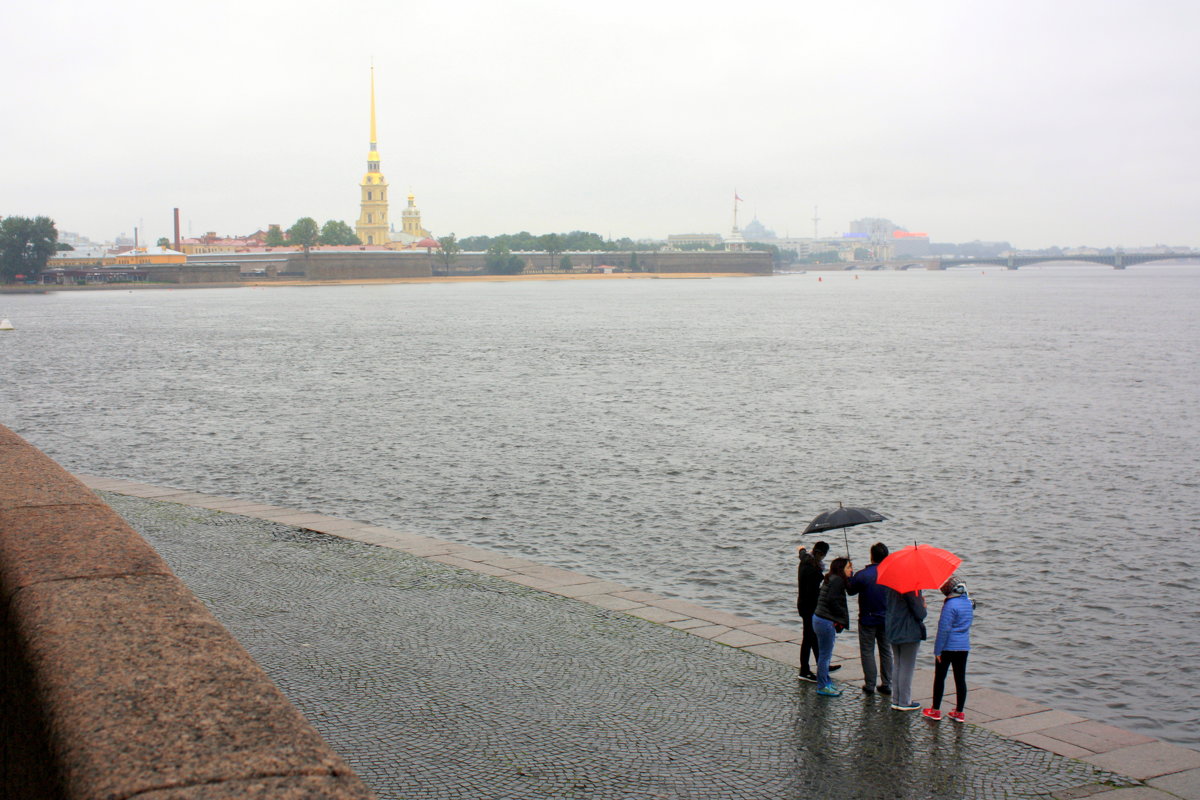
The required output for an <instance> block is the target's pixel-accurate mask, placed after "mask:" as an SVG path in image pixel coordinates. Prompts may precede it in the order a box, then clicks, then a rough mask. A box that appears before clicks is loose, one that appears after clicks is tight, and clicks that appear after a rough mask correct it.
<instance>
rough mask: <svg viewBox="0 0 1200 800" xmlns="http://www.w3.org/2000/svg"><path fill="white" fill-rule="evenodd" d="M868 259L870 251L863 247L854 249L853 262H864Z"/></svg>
mask: <svg viewBox="0 0 1200 800" xmlns="http://www.w3.org/2000/svg"><path fill="white" fill-rule="evenodd" d="M870 257H871V251H870V250H868V249H867V248H865V247H856V248H854V260H855V261H866V260H867V259H869V258H870Z"/></svg>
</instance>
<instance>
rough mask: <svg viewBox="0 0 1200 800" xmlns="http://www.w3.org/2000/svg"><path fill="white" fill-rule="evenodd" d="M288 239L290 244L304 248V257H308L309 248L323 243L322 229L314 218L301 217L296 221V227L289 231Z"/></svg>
mask: <svg viewBox="0 0 1200 800" xmlns="http://www.w3.org/2000/svg"><path fill="white" fill-rule="evenodd" d="M287 238H288V243H289V244H294V245H299V246H300V247H303V248H304V255H306V256H307V255H308V250H309V248H311V247H315V246H316V245H317V244H318V243H319V242H320V241H321V229H320V228H318V227H317V221H316V220H315V219H313V218H312V217H301V218H300V219H298V220H296V224H295V225H293V226H292V227H290V228H288V229H287Z"/></svg>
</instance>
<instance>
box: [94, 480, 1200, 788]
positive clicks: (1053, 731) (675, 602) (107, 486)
mask: <svg viewBox="0 0 1200 800" xmlns="http://www.w3.org/2000/svg"><path fill="white" fill-rule="evenodd" d="M76 477H77V478H79V480H81V481H82V482H83V483H84V484H86V485H87V486H88V487H90V488H92V489H95V490H101V491H109V492H114V493H116V494H124V495H129V496H132V497H141V498H147V499H154V500H159V501H165V502H172V503H178V504H181V505H188V506H195V507H198V508H204V509H208V510H213V511H222V512H226V513H232V514H238V515H241V516H246V517H250V518H256V519H262V520H267V521H272V522H282V523H284V524H288V525H291V526H294V527H298V528H302V529H306V530H311V531H316V532H318V533H325V534H329V535H332V536H336V537H339V538H343V539H348V540H352V541H357V542H361V543H364V544H370V545H375V546H379V547H387V548H392V549H395V550H400V551H402V552H405V553H408V554H409V555H413V556H417V557H421V558H426V559H428V560H431V561H437V562H439V563H442V564H446V565H449V566H453V567H455V568H458V569H463V570H468V571H472V572H476V573H479V574H482V575H488V576H491V577H496V578H501V579H504V580H508V581H511V582H513V583H516V584H519V585H522V586H526V587H530V588H533V589H537V590H540V591H544V592H548V593H551V594H556V595H560V596H563V597H568V598H572V599H576V600H578V601H580V602H583V603H589V604H591V605H595V606H598V607H600V608H604V609H608V610H610V611H615V612H620V613H624V614H628V615H630V616H633V617H637V618H639V619H642V620H646V621H648V622H653V623H657V624H660V625H664V626H668V627H671V628H674V629H676V630H680V631H683V632H686V633H689V634H692V635H694V636H697V637H700V638H704V639H708V640H710V641H713V642H717V643H719V644H722V645H725V646H728V647H732V648H736V649H739V650H743V651H745V652H747V653H752V654H754V655H756V656H760V657H763V658H768V659H771V660H773V661H776V662H779V663H782V664H787V665H790V666H793V667H798V666H799V658H800V644H799V639H800V635H801V634H800V632H799V631H798V630H790V629H787V628H784V627H781V626H777V625H772V624H768V623H764V622H762V621H761V620H755V619H750V618H747V617H741V616H738V615H735V614H730V613H728V612H724V611H719V610H715V609H710V608H706V607H704V606H701V605H698V604H695V603H692V602H689V601H686V600H681V599H678V598H668V597H663V596H660V595H657V594H654V593H652V592H647V591H644V590H641V589H637V588H634V587H628V586H623V585H621V584H618V583H615V582H613V581H608V580H603V579H599V578H595V577H592V576H589V575H585V574H583V573H579V572H575V571H572V570H565V569H561V568H558V567H553V566H548V565H544V564H537V563H535V562H533V561H529V560H527V559H523V558H515V557H512V556H508V555H505V554H503V553H498V552H494V551H489V550H486V549H483V548H478V547H473V546H470V545H464V544H459V543H456V542H449V541H445V540H440V539H437V538H434V537H431V536H425V535H420V534H415V533H410V532H402V531H395V530H391V529H388V528H385V527H381V526H378V525H371V524H367V523H361V522H355V521H353V520H347V519H342V518H338V517H331V516H327V515H323V514H317V513H311V512H306V511H301V510H296V509H287V508H280V507H277V506H272V505H267V504H261V503H255V502H252V501H245V500H238V499H236V498H229V497H220V496H215V495H205V494H199V493H196V492H191V491H184V490H172V489H168V488H164V487H160V486H152V485H148V484H142V483H137V482H131V481H125V480H119V479H113V478H101V477H95V476H88V475H78V476H76ZM834 662H835V663H838V664H840V665H841V666H842V669H841V670H840V672H839V673H838V678H839V679H840V680H842V681H845V682H847V684H848V685H847V690H848V691H849V690H850V688H851V686H853V689H854V690H855V691H857V685H856V684H855V682H856V681H860V680H861V678H862V669H861V665H860V663H859V658H858V647H857V644H856V643H852V642H846V641H840V642H839V643H838V645H837V646H836V647H835V650H834ZM932 681H933V674H932V672H931V671H929V670H918V672H917V674H916V676H915V678H914V686H924V687H929V686H931V685H932ZM915 699H917V700H919V701H922V702H923V704H927V702H928V701H929V700H930V699H931V698H930V697H929V695H928V693H927V694H926V695H924V696H922V695H920V694H919V693H918V694H916V696H915ZM967 715H968V718H969V720H970V722H969V723H968V724H975V725H979V726H981V727H983V728H986V729H988V730H990V731H991V732H993V733H995V734H997V735H999V736H1002V737H1005V738H1008V739H1011V740H1014V741H1018V742H1022V743H1024V744H1026V745H1028V746H1031V747H1034V748H1038V749H1041V750H1045V751H1048V752H1051V753H1054V754H1056V755H1060V756H1065V757H1068V758H1073V759H1079V760H1082V761H1086V762H1088V763H1091V764H1094V765H1096V766H1098V767H1101V768H1103V769H1105V770H1108V771H1110V772H1113V773H1117V774H1119V775H1123V776H1127V777H1129V778H1131V779H1133V780H1134V781H1136V782H1141V783H1142V784H1143V785H1141V786H1137V787H1134V788H1113V787H1111V786H1093V787H1085V788H1082V789H1072V790H1070V791H1067V792H1060V793H1058V794H1055V795H1054V797H1056V798H1062V800H1068V798H1077V797H1085V796H1095V795H1100V794H1103V795H1104V797H1105V798H1112V800H1140V799H1141V798H1146V800H1153V799H1154V798H1160V799H1161V798H1172V797H1176V798H1185V800H1190V799H1192V798H1194V799H1195V800H1200V752H1197V751H1195V750H1192V749H1189V748H1186V747H1181V746H1178V745H1173V744H1168V743H1165V742H1161V741H1158V740H1155V739H1153V738H1151V737H1148V736H1144V735H1141V734H1137V733H1132V732H1129V731H1125V730H1122V729H1120V728H1117V727H1114V726H1111V725H1106V724H1103V723H1100V722H1096V721H1093V720H1089V719H1086V718H1084V717H1081V716H1078V715H1075V714H1070V713H1068V712H1063V711H1057V710H1054V709H1051V708H1049V707H1047V706H1044V705H1041V704H1038V703H1035V702H1032V701H1029V700H1026V699H1024V698H1021V697H1017V696H1014V695H1010V694H1007V693H1004V692H999V691H997V690H994V689H989V688H972V691H971V693H970V695H969V698H968V702H967Z"/></svg>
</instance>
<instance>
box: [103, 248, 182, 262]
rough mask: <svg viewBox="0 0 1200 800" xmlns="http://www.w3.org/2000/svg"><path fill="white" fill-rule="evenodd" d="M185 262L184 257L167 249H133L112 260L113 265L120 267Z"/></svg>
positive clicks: (175, 251) (176, 251)
mask: <svg viewBox="0 0 1200 800" xmlns="http://www.w3.org/2000/svg"><path fill="white" fill-rule="evenodd" d="M186 261H187V256H186V255H184V254H183V253H181V252H179V251H178V250H171V249H170V248H167V247H135V248H133V249H132V250H126V251H125V252H124V253H122V254H120V255H118V256H115V257H114V258H113V263H114V264H117V265H120V266H147V265H150V264H183V263H185V262H186Z"/></svg>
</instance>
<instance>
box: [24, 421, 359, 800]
mask: <svg viewBox="0 0 1200 800" xmlns="http://www.w3.org/2000/svg"><path fill="white" fill-rule="evenodd" d="M0 475H2V476H3V480H2V481H0V644H2V645H3V648H2V651H0V676H2V680H0V720H2V721H3V723H4V724H3V736H0V795H3V796H5V797H9V796H12V797H47V798H84V797H110V798H132V797H138V796H143V795H146V794H148V793H153V792H167V793H166V794H163V795H162V796H163V797H173V798H180V799H182V798H200V797H205V798H212V800H216V799H217V798H232V797H242V796H246V794H247V793H246V791H245V784H246V782H247V781H249V782H251V783H253V782H254V781H256V780H258V779H260V778H264V777H270V778H272V779H277V780H278V781H280V782H281V790H280V792H278V793H277V795H276V796H279V797H297V798H299V797H303V796H306V795H305V794H303V793H302V792H306V791H307V789H306V788H305V785H306V784H311V783H313V781H316V782H318V783H321V784H322V785H323V786H325V787H326V788H327V789H328V791H324V794H323V796H325V797H329V798H344V799H345V800H352V799H354V800H359V799H360V798H361V799H363V800H365V799H366V798H369V797H371V796H372V795H371V793H370V792H369V791H368V790H367V788H366V786H365V785H364V784H362V783H361V781H359V780H358V779H357V778H356V777H355V775H354V773H353V772H352V771H351V770H350V768H349V766H348V765H347V764H346V762H345V761H343V760H342V759H341V757H340V756H338V755H337V754H336V753H334V752H333V750H331V749H330V748H329V746H328V745H327V744H326V743H325V741H324V740H323V739H322V738H321V736H320V735H319V734H318V733H317V731H316V729H315V728H313V727H312V726H311V725H310V724H309V722H308V720H307V719H306V718H305V717H304V716H303V715H302V714H301V713H300V711H299V710H298V709H297V708H296V707H295V706H294V705H292V704H291V703H290V702H289V701H288V700H287V699H286V698H285V697H284V695H283V693H282V692H280V691H279V689H278V688H277V687H276V686H275V684H274V683H273V682H272V681H271V679H270V678H269V677H268V676H267V674H266V672H264V671H263V669H262V668H261V667H260V666H259V665H258V664H257V663H256V662H255V661H254V660H253V659H252V658H251V657H250V655H249V653H247V652H246V650H245V649H244V648H243V647H242V646H241V644H240V643H239V642H238V641H237V640H236V639H234V637H233V636H232V634H230V633H229V632H228V631H227V630H226V629H225V628H224V627H222V626H221V624H220V623H218V622H217V620H216V618H215V617H214V616H213V615H212V614H211V613H210V612H209V610H208V609H207V607H206V606H204V604H202V603H201V602H200V601H199V600H198V599H196V597H195V596H194V595H193V594H192V593H191V591H190V590H189V589H188V588H187V587H186V586H185V585H184V584H183V582H182V581H180V580H179V579H178V578H177V577H176V576H175V575H174V573H172V571H171V570H170V569H169V568H168V566H167V564H166V562H165V561H164V560H163V559H162V558H161V557H160V556H159V555H158V553H157V552H156V551H155V550H154V548H152V547H151V546H150V545H149V544H148V543H147V542H146V541H145V540H144V539H143V538H142V537H141V536H140V535H139V534H138V533H137V532H136V531H134V530H133V529H132V528H131V527H130V526H129V525H128V523H126V522H125V521H124V520H123V519H122V518H121V517H120V516H119V515H118V514H117V513H116V512H115V511H113V510H112V509H111V508H110V507H109V506H108V504H107V503H105V502H104V501H103V500H101V499H100V497H98V496H97V495H96V493H95V492H93V491H91V490H90V489H89V488H88V487H87V486H85V485H84V484H83V483H82V482H80V481H79V480H78V479H76V478H75V477H73V476H71V475H70V474H69V473H67V472H66V471H65V470H64V469H63V468H62V467H61V466H59V465H58V464H57V463H55V462H54V461H53V460H52V459H50V458H49V457H48V456H46V455H45V454H44V453H42V452H41V451H40V450H38V449H37V448H35V447H33V446H32V445H31V444H29V443H28V442H26V441H25V440H24V439H22V438H21V437H19V436H17V435H16V434H14V433H13V432H12V431H10V430H8V429H7V428H5V427H4V426H0ZM307 796H313V795H311V794H309V795H307Z"/></svg>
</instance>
